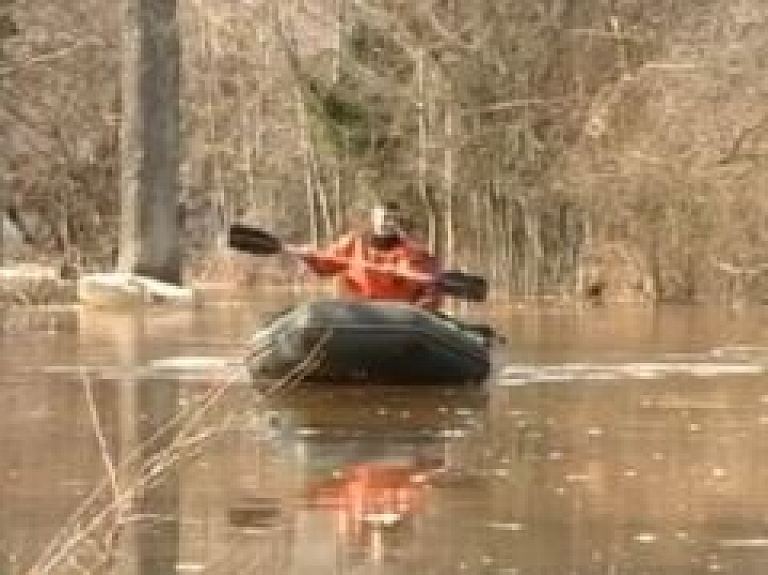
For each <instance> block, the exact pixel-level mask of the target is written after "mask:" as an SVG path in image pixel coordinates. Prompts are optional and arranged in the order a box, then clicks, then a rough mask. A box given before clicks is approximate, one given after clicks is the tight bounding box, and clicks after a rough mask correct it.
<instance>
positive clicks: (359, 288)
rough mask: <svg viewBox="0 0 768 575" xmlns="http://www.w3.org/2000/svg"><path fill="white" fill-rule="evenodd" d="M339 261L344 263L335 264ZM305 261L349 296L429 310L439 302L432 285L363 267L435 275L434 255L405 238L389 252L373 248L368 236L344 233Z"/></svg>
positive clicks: (438, 304) (435, 262) (438, 295)
mask: <svg viewBox="0 0 768 575" xmlns="http://www.w3.org/2000/svg"><path fill="white" fill-rule="evenodd" d="M340 258H341V259H343V260H344V261H341V262H340V261H338V260H339V259H340ZM305 261H306V263H307V264H308V265H309V267H310V268H311V269H312V271H314V272H315V273H316V274H318V275H320V276H331V275H338V276H339V277H340V280H341V286H342V289H343V290H344V292H345V293H346V294H347V295H348V296H351V297H359V298H364V299H371V300H395V301H404V302H409V303H412V304H416V305H420V306H423V307H425V308H428V309H437V308H438V307H440V304H441V303H442V302H441V299H442V298H441V297H440V294H439V293H437V291H436V290H435V288H434V285H432V284H429V283H424V282H419V281H414V280H411V279H407V278H403V277H401V276H397V275H394V274H391V273H386V272H383V273H382V272H380V271H377V270H372V269H370V268H369V267H365V266H364V265H362V264H364V263H366V262H367V263H372V264H381V265H383V266H387V267H396V268H399V269H403V270H405V271H414V272H421V273H427V274H430V275H434V274H436V273H437V272H438V271H439V266H438V265H437V260H436V259H435V258H434V256H432V255H430V254H429V252H428V251H427V250H426V249H425V248H423V247H422V246H419V245H417V244H415V243H413V242H410V241H409V240H407V239H403V240H401V241H400V242H398V243H397V244H396V245H394V246H393V247H391V248H389V249H376V248H375V247H374V246H373V245H371V241H370V238H368V237H367V236H365V235H360V234H347V235H345V236H343V237H342V238H340V239H339V240H338V241H337V242H336V243H334V244H332V245H331V246H329V247H327V248H326V249H324V250H321V251H319V252H317V253H315V254H312V255H311V256H307V257H305Z"/></svg>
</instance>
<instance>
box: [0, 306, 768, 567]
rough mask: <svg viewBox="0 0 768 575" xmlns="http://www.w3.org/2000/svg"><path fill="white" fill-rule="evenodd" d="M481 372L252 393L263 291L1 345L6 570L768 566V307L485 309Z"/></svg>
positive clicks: (0, 522) (1, 519) (84, 321)
mask: <svg viewBox="0 0 768 575" xmlns="http://www.w3.org/2000/svg"><path fill="white" fill-rule="evenodd" d="M480 315H485V316H486V317H488V318H490V320H491V322H492V323H493V325H495V326H496V327H497V328H498V329H499V330H500V331H502V332H503V333H504V334H505V335H506V337H507V339H508V341H507V343H506V344H505V345H504V346H503V348H501V349H500V350H499V352H498V376H497V377H496V378H495V379H494V380H493V381H491V382H489V383H488V384H487V385H486V386H485V387H477V386H476V387H470V388H463V389H441V388H434V387H430V388H410V389H403V388H399V389H396V388H381V387H377V388H359V387H358V388H336V389H328V388H326V389H324V390H301V389H299V388H295V387H293V386H292V385H290V383H286V384H285V385H284V386H282V387H276V388H275V389H274V390H273V391H272V393H271V394H270V395H269V396H266V397H265V396H263V395H259V394H258V393H257V392H256V391H255V390H254V389H253V388H252V387H251V385H250V384H249V382H248V381H247V379H246V378H245V377H244V374H243V373H242V372H243V370H242V368H241V367H239V365H238V361H237V360H238V358H239V357H241V356H242V353H243V350H244V346H243V342H244V341H245V340H246V339H247V336H248V335H249V334H250V333H251V332H252V331H253V330H254V328H255V326H257V325H258V324H259V323H260V322H263V321H264V317H265V315H264V308H262V309H261V310H260V309H257V308H255V307H222V308H221V309H207V310H205V311H198V312H183V311H160V310H152V311H146V312H144V313H136V314H130V313H123V314H116V313H106V312H82V313H80V314H79V315H78V316H77V318H76V321H72V322H69V323H68V324H67V325H69V326H70V329H67V330H64V331H61V330H59V331H55V330H54V331H52V332H50V333H49V330H46V329H17V330H10V331H15V333H9V334H7V335H4V336H3V337H2V339H0V366H1V369H2V371H1V375H0V405H1V406H2V413H3V415H2V418H1V419H0V441H1V442H2V443H1V444H0V478H2V481H1V483H0V574H2V575H6V574H22V573H24V574H26V573H120V574H167V573H180V574H185V573H216V574H230V573H233V574H234V573H236V574H247V573H264V574H270V575H271V574H296V575H299V574H313V575H315V574H347V573H349V574H351V573H355V574H368V573H371V574H374V573H375V574H381V573H398V574H399V573H404V574H411V575H419V574H436V575H437V574H440V575H442V574H450V573H457V574H465V573H466V574H498V575H529V574H530V575H533V574H542V575H543V574H547V575H550V574H552V575H554V574H558V575H560V574H562V575H571V574H574V575H592V574H595V575H597V574H600V575H641V574H670V573H675V574H709V573H732V574H737V575H750V574H754V575H763V574H765V573H768V464H767V462H768V433H767V432H768V328H767V327H766V326H768V323H766V319H768V313H767V312H766V311H765V310H749V311H742V312H733V311H727V310H708V309H703V308H662V309H660V310H650V309H625V310H617V309H590V310H575V309H544V308H536V309H531V308H509V309H494V310H480Z"/></svg>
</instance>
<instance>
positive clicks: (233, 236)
mask: <svg viewBox="0 0 768 575" xmlns="http://www.w3.org/2000/svg"><path fill="white" fill-rule="evenodd" d="M229 246H230V247H232V248H235V249H237V250H240V251H243V252H247V253H249V254H252V255H257V256H271V255H276V254H279V253H287V254H291V255H295V256H297V257H304V256H308V255H311V254H312V252H307V251H306V249H305V248H301V247H298V246H292V245H290V244H285V243H283V242H282V241H280V239H279V238H277V237H276V236H275V235H273V234H271V233H269V232H268V231H266V230H264V229H261V228H256V227H251V226H246V225H244V224H234V225H232V226H231V227H230V228H229ZM336 259H338V260H339V261H340V262H345V261H348V260H345V259H344V258H336ZM364 265H365V266H366V267H368V268H371V269H375V270H379V271H382V272H386V273H392V274H396V275H400V276H402V277H406V278H408V279H410V280H413V281H418V282H424V283H431V282H435V284H436V285H437V288H438V289H439V290H440V291H441V292H442V293H444V294H446V295H450V296H453V297H456V298H460V299H465V300H468V301H485V300H486V298H487V297H488V282H487V281H486V280H485V279H484V278H482V277H480V276H476V275H472V274H467V273H464V272H461V271H456V270H451V271H444V272H442V273H440V274H439V275H438V277H437V278H435V277H434V276H432V275H431V274H427V273H420V272H415V271H409V270H401V269H399V268H392V267H389V266H386V267H385V266H381V265H377V264H374V263H370V262H369V263H365V264H364Z"/></svg>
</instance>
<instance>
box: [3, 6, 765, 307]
mask: <svg viewBox="0 0 768 575" xmlns="http://www.w3.org/2000/svg"><path fill="white" fill-rule="evenodd" d="M178 11H179V12H178V14H179V26H180V30H181V37H182V42H183V70H182V77H183V100H182V114H183V116H182V118H183V140H182V142H183V150H184V157H183V165H182V177H183V201H182V206H181V207H180V212H181V215H182V216H183V218H184V222H185V234H186V235H185V246H186V251H187V258H188V262H189V268H190V269H193V270H198V269H200V267H201V266H200V265H198V264H199V263H200V262H204V261H205V260H206V258H209V257H210V254H211V253H212V252H213V251H214V250H215V249H216V245H217V241H216V240H217V237H220V236H221V232H222V231H223V230H225V229H226V228H227V226H228V225H229V223H231V222H232V221H234V220H235V219H238V218H241V217H247V218H250V219H258V220H260V221H262V222H265V223H266V224H268V225H269V226H271V227H273V228H276V229H279V230H280V231H281V232H283V234H284V235H285V236H287V237H291V238H294V239H302V240H309V241H317V242H323V241H326V240H327V239H329V238H331V237H332V236H334V235H335V234H336V233H338V232H339V231H340V230H342V229H343V228H344V226H345V223H346V221H347V218H348V215H349V213H348V210H349V207H350V206H352V205H356V204H357V203H359V202H360V201H361V200H365V199H366V198H368V197H369V196H371V195H379V196H382V197H385V198H392V197H395V198H398V199H400V200H401V201H402V202H403V203H404V204H406V205H407V206H409V207H410V208H411V213H412V214H413V218H412V220H413V221H412V222H411V225H412V227H413V228H414V230H415V231H417V232H418V233H421V234H423V235H424V237H425V238H426V239H428V240H429V242H430V243H431V245H432V247H433V248H434V249H435V250H437V251H439V252H440V253H441V255H442V256H443V257H444V258H445V259H446V260H447V262H448V263H449V264H450V265H455V266H462V267H470V268H472V269H474V270H476V271H478V272H483V273H486V274H488V275H489V277H490V278H492V279H493V281H494V284H495V285H496V286H497V290H498V293H499V294H500V295H504V294H509V295H513V296H521V295H522V296H538V295H556V296H560V297H566V296H577V297H580V296H585V295H586V296H593V297H604V298H618V299H637V298H642V299H649V300H678V301H702V300H706V301H712V300H730V299H745V300H753V301H762V300H763V299H764V298H765V296H764V295H763V294H764V293H766V290H765V287H766V285H765V284H766V280H767V279H768V278H766V274H764V273H763V272H764V271H766V270H768V268H767V267H766V263H767V262H768V259H766V254H765V248H764V246H765V245H766V239H768V238H766V234H767V233H768V232H766V230H767V229H768V227H766V225H765V222H766V216H768V201H767V200H766V197H765V194H764V193H763V190H762V187H763V182H764V181H765V171H766V166H768V164H766V162H765V161H764V156H765V153H766V134H767V133H768V130H767V128H768V122H766V117H768V116H767V115H768V105H767V104H766V101H768V100H766V98H765V96H766V90H768V85H767V84H766V77H767V76H766V74H765V67H766V65H768V59H766V54H768V34H766V32H768V7H766V6H765V5H764V3H763V2H761V1H759V0H738V1H733V0H701V1H699V2H695V3H680V2H676V1H673V0H658V1H655V2H652V3H643V4H638V3H634V2H617V1H615V0H611V1H608V0H598V1H595V0H589V1H587V0H531V1H528V2H498V1H496V0H471V1H468V2H458V1H456V0H437V1H434V2H401V1H398V0H322V1H313V2H308V1H306V0H292V1H291V2H274V1H270V0H252V1H250V2H241V1H232V0H217V1H216V2H211V1H210V0H196V1H194V2H185V3H179V6H178ZM120 25H121V23H120V21H119V11H118V10H116V9H115V7H114V6H113V5H111V4H109V3H104V2H96V1H95V0H79V1H78V2H76V3H72V2H70V1H64V0H15V1H14V2H13V3H9V2H8V1H7V0H6V2H3V3H2V5H0V36H2V37H3V39H2V60H1V61H0V66H2V73H1V75H0V134H1V135H2V141H3V150H4V154H3V158H2V165H0V170H2V180H0V181H1V182H2V186H3V189H2V197H3V200H2V203H3V214H4V215H3V226H4V228H6V232H7V233H6V234H5V236H6V238H7V237H8V236H9V233H10V232H9V230H15V232H18V234H17V235H20V236H21V237H22V238H23V242H13V243H11V242H9V241H6V242H5V247H4V250H3V253H4V258H5V260H6V262H7V261H19V260H21V261H36V262H41V263H54V264H56V265H62V264H65V265H66V266H67V267H68V268H74V269H76V270H78V271H95V270H104V269H109V268H111V267H112V266H113V265H114V263H115V258H116V246H117V226H118V221H117V219H118V217H117V216H118V212H119V202H118V193H117V190H118V179H119V157H118V151H119V122H120V117H121V104H120V58H121V54H120V50H121V44H120V37H121V30H120ZM94 87H98V89H94ZM202 267H203V268H204V267H205V266H204V265H203V266H202Z"/></svg>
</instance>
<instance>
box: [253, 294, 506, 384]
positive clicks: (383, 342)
mask: <svg viewBox="0 0 768 575" xmlns="http://www.w3.org/2000/svg"><path fill="white" fill-rule="evenodd" d="M491 339H492V336H491V330H490V329H489V328H487V327H486V326H471V325H468V324H464V323H461V322H459V321H457V320H455V319H453V318H447V317H444V316H442V315H438V314H433V313H430V312H428V311H425V310H422V309H419V308H416V307H413V306H410V305H408V304H401V303H394V302H362V301H338V300H329V301H314V302H310V303H305V304H302V305H299V306H297V307H295V308H291V309H289V310H287V311H285V312H283V313H282V314H280V315H279V316H277V317H276V318H275V319H274V320H273V321H272V322H271V323H270V324H269V325H267V326H266V327H265V328H264V329H263V330H261V331H260V332H258V333H257V334H256V335H255V336H254V337H253V339H252V341H251V343H252V348H251V353H250V355H249V359H248V367H249V369H250V371H251V375H252V377H253V379H254V381H255V382H256V383H258V382H264V381H271V380H276V379H282V378H285V377H289V376H291V375H292V374H297V373H301V374H302V375H301V379H302V381H305V382H323V383H342V384H345V383H357V382H360V383H362V382H366V383H391V384H406V385H417V384H456V383H469V382H480V381H483V380H485V379H486V378H487V377H488V375H489V373H490V369H491V361H490V348H491Z"/></svg>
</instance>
